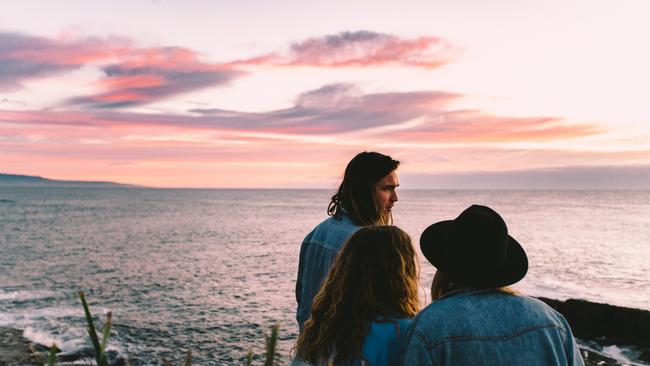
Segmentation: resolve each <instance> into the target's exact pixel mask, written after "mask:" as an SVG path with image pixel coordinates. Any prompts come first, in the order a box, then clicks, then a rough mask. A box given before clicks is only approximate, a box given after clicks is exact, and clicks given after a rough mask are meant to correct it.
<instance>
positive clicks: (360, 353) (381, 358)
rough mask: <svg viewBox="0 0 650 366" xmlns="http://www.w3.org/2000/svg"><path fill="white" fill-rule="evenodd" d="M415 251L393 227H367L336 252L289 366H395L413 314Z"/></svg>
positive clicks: (416, 309)
mask: <svg viewBox="0 0 650 366" xmlns="http://www.w3.org/2000/svg"><path fill="white" fill-rule="evenodd" d="M419 304H420V303H419V299H418V270H417V260H416V254H415V248H413V245H412V244H411V239H410V238H409V236H408V235H407V234H406V233H405V232H404V231H402V230H401V229H399V228H398V227H396V226H367V227H364V228H361V229H360V230H359V231H357V232H356V233H354V234H353V235H352V236H351V237H350V239H349V240H348V241H347V243H346V244H345V245H344V246H343V248H342V249H341V252H340V254H339V255H338V256H337V258H336V261H335V262H334V264H333V266H332V268H331V270H330V272H329V275H328V276H327V278H326V280H325V282H324V283H323V286H322V287H321V289H320V290H319V291H318V294H317V295H316V297H315V298H314V303H313V306H312V309H311V317H310V318H309V320H307V321H306V322H305V324H304V326H303V329H302V331H301V332H300V335H299V336H298V341H297V343H296V347H295V351H296V357H295V358H294V360H293V363H292V365H293V366H297V365H305V364H309V365H331V364H333V365H357V364H365V365H372V366H388V365H397V363H398V362H399V356H400V339H401V335H402V334H403V332H404V330H405V329H406V328H407V327H408V324H409V322H410V318H411V317H413V316H414V315H415V314H416V313H417V311H418V309H419Z"/></svg>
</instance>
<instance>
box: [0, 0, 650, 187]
mask: <svg viewBox="0 0 650 366" xmlns="http://www.w3.org/2000/svg"><path fill="white" fill-rule="evenodd" d="M648 14H650V2H648V1H647V0H638V1H627V0H621V1H616V2H614V1H598V0H585V1H579V0H576V1H556V0H550V1H529V0H523V1H506V0H498V1H469V0H461V1H430V0H429V1H417V2H414V1H401V2H395V1H385V2H380V1H352V2H349V1H246V0H241V1H165V0H160V1H138V0H136V1H113V2H108V1H104V2H99V1H81V0H80V1H61V2H43V1H25V0H23V1H20V2H7V4H4V5H3V6H2V12H0V172H1V173H13V174H26V175H39V176H44V177H48V178H53V179H66V180H68V179H70V180H102V181H105V180H109V181H117V182H123V183H131V184H140V185H146V186H154V187H271V188H273V187H277V188H290V187H296V188H332V187H334V186H335V185H336V183H337V182H338V180H339V179H340V176H341V173H342V170H343V169H344V167H345V164H346V163H347V161H348V160H349V159H350V158H351V157H353V156H354V155H355V154H356V153H357V152H359V151H363V150H375V151H380V152H383V153H386V154H389V155H391V156H393V157H394V158H396V159H398V160H400V161H402V165H401V167H400V169H399V174H400V181H401V184H402V187H403V188H646V189H647V188H650V102H649V101H648V99H649V95H650V92H649V91H648V88H649V85H650V69H649V67H648V65H650V46H648V44H650V41H649V39H648V37H649V35H650V22H648V20H647V17H648Z"/></svg>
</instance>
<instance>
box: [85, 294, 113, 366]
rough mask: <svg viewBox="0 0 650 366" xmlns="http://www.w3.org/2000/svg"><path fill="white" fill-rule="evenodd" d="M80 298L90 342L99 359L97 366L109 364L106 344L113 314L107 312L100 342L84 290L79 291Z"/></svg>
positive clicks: (96, 358) (96, 357) (96, 359)
mask: <svg viewBox="0 0 650 366" xmlns="http://www.w3.org/2000/svg"><path fill="white" fill-rule="evenodd" d="M79 298H80V299H81V304H82V305H83V307H84V314H85V315H86V322H87V323H88V336H90V342H91V343H92V344H93V348H94V349H95V361H97V366H108V358H107V357H106V344H107V343H108V337H109V336H110V334H111V325H112V323H113V314H112V313H111V312H108V314H106V322H105V323H104V329H103V332H102V341H101V343H100V342H99V338H98V337H97V332H96V331H95V322H94V321H93V316H92V314H91V313H90V309H89V308H88V303H87V302H86V296H85V295H84V293H83V291H79Z"/></svg>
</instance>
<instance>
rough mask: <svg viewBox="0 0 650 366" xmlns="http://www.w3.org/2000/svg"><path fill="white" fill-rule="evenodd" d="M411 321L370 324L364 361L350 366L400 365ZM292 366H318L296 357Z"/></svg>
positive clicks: (324, 363) (322, 365)
mask: <svg viewBox="0 0 650 366" xmlns="http://www.w3.org/2000/svg"><path fill="white" fill-rule="evenodd" d="M410 323H411V319H409V318H400V319H387V318H379V319H377V320H375V321H373V322H372V323H370V329H369V330H368V334H367V335H366V337H365V338H364V340H363V346H362V351H361V352H362V356H363V357H362V359H361V360H359V359H357V360H355V361H354V362H353V363H352V364H351V365H350V366H396V365H398V364H399V356H400V349H401V340H402V339H403V338H404V337H403V336H404V332H405V331H406V329H408V327H409V324H410ZM330 361H331V359H328V360H322V361H321V362H319V363H317V365H318V366H327V365H329V364H330ZM291 366H316V365H312V364H310V363H307V362H305V361H303V360H302V359H301V358H300V357H298V356H296V357H295V358H294V359H293V360H292V361H291Z"/></svg>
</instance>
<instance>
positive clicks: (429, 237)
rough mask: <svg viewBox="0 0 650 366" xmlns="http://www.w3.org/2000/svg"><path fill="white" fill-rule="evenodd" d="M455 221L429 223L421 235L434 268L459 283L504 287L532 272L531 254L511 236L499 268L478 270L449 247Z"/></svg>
mask: <svg viewBox="0 0 650 366" xmlns="http://www.w3.org/2000/svg"><path fill="white" fill-rule="evenodd" d="M453 223H454V220H445V221H440V222H437V223H435V224H433V225H431V226H429V227H428V228H427V229H426V230H424V232H423V233H422V235H421V236H420V249H421V250H422V254H424V257H425V258H426V259H427V260H428V261H429V263H431V264H432V265H433V266H434V267H436V268H437V269H438V270H440V271H441V272H442V273H444V274H445V275H447V276H448V277H449V278H450V279H451V280H452V281H455V282H457V283H459V284H463V285H470V286H478V287H493V288H496V287H503V286H509V285H512V284H514V283H517V282H519V281H520V280H521V279H523V278H524V277H525V276H526V273H527V272H528V256H527V255H526V252H525V251H524V248H523V247H522V246H521V245H520V244H519V242H517V240H515V239H514V238H513V237H512V236H510V235H508V247H507V251H506V258H505V261H504V262H503V264H502V265H501V266H499V267H492V268H490V269H489V270H486V269H483V270H477V269H476V268H472V266H471V263H469V262H468V261H466V260H464V258H459V256H458V255H453V254H452V252H453V251H450V250H448V248H450V245H453V241H452V239H451V238H450V235H449V234H450V231H451V228H452V226H453Z"/></svg>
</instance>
